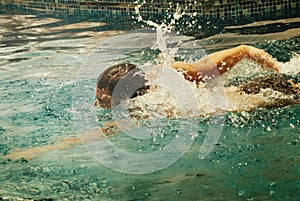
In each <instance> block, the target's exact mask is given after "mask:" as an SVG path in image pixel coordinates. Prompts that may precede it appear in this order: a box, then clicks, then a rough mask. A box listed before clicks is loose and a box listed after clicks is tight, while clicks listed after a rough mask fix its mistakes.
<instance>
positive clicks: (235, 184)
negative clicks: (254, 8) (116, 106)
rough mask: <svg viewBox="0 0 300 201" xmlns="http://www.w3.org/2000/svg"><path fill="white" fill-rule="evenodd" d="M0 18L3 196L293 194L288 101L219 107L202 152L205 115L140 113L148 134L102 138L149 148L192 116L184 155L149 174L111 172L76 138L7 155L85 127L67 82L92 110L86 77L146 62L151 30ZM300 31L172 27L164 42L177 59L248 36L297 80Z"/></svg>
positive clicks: (296, 109) (299, 180)
mask: <svg viewBox="0 0 300 201" xmlns="http://www.w3.org/2000/svg"><path fill="white" fill-rule="evenodd" d="M293 20H297V19H293ZM299 20H300V19H298V21H299ZM0 23H1V26H0V29H1V35H0V40H1V46H0V64H1V66H0V76H1V79H0V86H1V89H0V91H1V96H0V106H1V113H0V119H1V122H0V154H1V158H0V163H1V169H0V171H1V174H0V198H1V199H17V198H24V199H33V200H43V199H48V200H201V201H202V200H278V201H279V200H299V198H300V158H299V156H300V146H299V145H300V144H299V140H300V127H299V125H300V118H299V117H300V105H298V104H292V105H285V106H282V107H275V108H268V109H257V110H253V111H250V112H228V113H226V114H225V115H224V116H225V118H224V121H223V122H222V133H221V135H220V136H219V140H218V142H217V143H216V145H215V146H214V148H213V150H212V151H211V152H210V153H209V154H208V156H207V157H205V158H204V159H201V160H199V150H200V147H201V145H202V143H203V141H204V140H205V133H206V131H207V129H208V127H209V126H210V125H213V124H215V122H214V121H211V119H210V117H198V118H192V119H188V120H186V119H185V120H184V119H180V118H179V119H178V118H175V119H164V118H160V119H156V120H153V121H152V122H151V121H150V122H142V124H143V123H144V125H145V127H147V128H151V129H150V130H151V132H153V133H155V137H156V138H157V141H154V140H149V139H146V140H143V139H139V140H129V139H127V138H126V136H124V135H122V132H120V133H119V134H117V135H113V136H110V137H109V140H110V141H111V142H114V143H115V144H117V145H118V146H120V147H122V148H124V149H126V150H128V151H131V152H136V153H140V152H142V153H150V152H152V151H157V150H159V149H161V148H163V146H165V145H166V144H167V143H168V142H169V141H168V140H170V138H171V139H172V138H174V135H176V134H177V133H178V128H180V127H182V122H186V121H187V122H189V123H190V122H192V123H193V124H194V125H197V126H196V129H195V130H193V133H194V134H195V138H194V141H193V143H192V145H191V146H190V147H189V149H188V150H187V151H186V153H185V154H184V155H183V156H182V157H180V158H179V159H178V160H177V161H175V162H174V163H173V164H171V165H170V166H168V167H166V168H164V169H161V170H159V171H153V172H151V173H148V174H129V173H124V172H118V171H115V170H113V169H110V168H108V167H106V166H104V165H102V164H101V163H99V161H97V160H95V158H94V157H93V156H92V155H91V154H90V153H89V152H88V151H87V149H86V146H83V145H81V144H80V143H79V144H72V145H70V146H66V147H60V148H58V149H49V150H46V151H43V152H41V153H40V154H39V153H37V155H36V156H35V157H33V158H32V159H31V160H28V159H26V158H22V157H21V158H19V159H7V157H6V155H9V154H11V153H14V152H18V151H19V152H20V151H21V150H33V152H32V153H31V154H33V155H34V150H37V152H39V151H40V149H38V148H39V147H47V145H51V144H52V145H53V144H55V143H56V142H60V141H63V140H64V139H67V138H77V137H78V134H79V136H80V134H82V132H88V131H89V127H88V126H87V127H84V128H79V129H78V124H76V123H74V122H76V121H74V113H75V112H76V110H75V111H74V108H73V107H74V102H75V106H76V101H78V98H80V97H82V94H81V92H82V91H80V92H77V91H76V89H78V86H80V87H79V89H82V90H84V94H85V93H86V94H88V96H87V97H85V98H86V99H84V100H86V102H83V103H82V105H84V106H86V105H90V106H87V107H91V108H93V101H94V86H95V83H96V80H97V76H98V75H99V74H100V73H101V72H102V71H103V70H104V69H105V68H107V67H108V66H111V65H112V64H115V63H120V62H134V63H137V64H140V65H142V64H146V63H149V62H150V63H151V62H152V61H153V60H155V59H156V58H157V56H158V54H159V51H158V50H153V49H151V47H152V46H153V41H154V42H155V40H156V38H155V37H156V35H155V32H154V31H153V30H152V29H151V28H150V29H146V28H141V27H140V26H139V27H136V28H135V29H133V28H132V27H131V28H130V30H128V29H117V28H115V29H111V30H108V28H107V26H108V25H106V24H105V23H102V22H85V21H83V22H76V23H73V22H68V21H64V20H61V19H58V18H53V17H49V18H42V17H38V16H32V15H6V14H2V15H0ZM269 23H272V22H269ZM110 26H111V25H110ZM249 29H250V28H249ZM238 30H239V28H235V29H234V32H236V31H238ZM299 33H300V32H299V28H294V27H292V28H291V29H287V30H286V31H283V32H277V33H268V34H255V35H251V34H249V35H243V34H234V33H233V32H231V28H228V30H227V32H225V33H223V34H218V35H214V36H210V37H206V38H204V39H200V40H196V39H194V38H193V37H192V36H182V35H176V34H175V36H174V37H173V39H174V41H175V42H174V44H178V43H177V42H178V41H183V42H182V45H181V46H180V47H179V50H178V53H177V55H176V56H177V57H178V58H181V59H186V60H188V59H199V58H201V57H199V55H201V56H203V54H204V52H203V48H204V49H205V50H206V53H210V52H214V51H216V50H220V49H224V48H228V47H233V46H235V45H238V44H241V43H246V44H252V45H254V46H256V47H259V48H263V49H265V50H266V51H268V52H269V53H270V54H272V55H273V56H274V57H276V58H277V59H278V60H279V61H280V62H283V63H282V69H281V73H284V74H285V75H286V76H290V78H291V79H293V80H295V81H298V82H299V72H300V66H299V56H298V54H299V53H300V48H299V41H300V37H299ZM191 44H196V45H195V46H193V45H191ZM186 55H189V57H190V58H186ZM251 65H253V64H251V63H247V61H246V63H244V64H241V66H240V67H239V68H237V70H236V71H233V72H231V74H228V77H227V78H225V82H226V83H227V84H228V83H230V82H235V81H236V82H237V81H239V80H242V79H246V78H247V77H248V78H249V77H253V76H255V74H256V73H260V71H254V70H253V71H251V70H250V71H251V72H250V73H248V74H245V73H244V71H245V69H244V68H243V66H245V67H246V68H247V69H248V67H249V69H251V68H250V66H251ZM91 66H92V67H93V68H91ZM87 70H88V71H87ZM245 77H246V78H245ZM226 79H227V80H226ZM74 89H75V91H74ZM98 112H99V113H98V118H99V119H100V122H99V124H101V123H103V122H104V121H106V120H107V119H105V118H110V117H107V116H109V114H107V113H106V112H107V111H98ZM108 113H109V112H108ZM75 116H76V114H75ZM102 121H103V122H102ZM145 121H146V120H145ZM74 124H76V125H77V127H76V125H74ZM216 124H217V123H216ZM157 125H158V126H161V127H162V128H157ZM151 126H152V127H151ZM155 128H156V129H155ZM34 148H36V149H34ZM21 153H22V151H21ZM150 162H151V161H150Z"/></svg>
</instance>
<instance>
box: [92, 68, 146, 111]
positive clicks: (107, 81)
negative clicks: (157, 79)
mask: <svg viewBox="0 0 300 201" xmlns="http://www.w3.org/2000/svg"><path fill="white" fill-rule="evenodd" d="M147 83H148V80H147V79H146V78H145V74H144V72H143V71H142V70H141V69H139V68H138V67H137V66H136V65H134V64H129V63H121V64H117V65H114V66H111V67H109V68H108V69H106V70H105V71H104V72H103V73H102V74H101V75H100V76H99V77H98V80H97V90H96V97H97V99H98V102H99V105H100V106H102V107H104V108H111V107H112V106H116V105H118V104H120V103H121V101H122V100H125V99H128V98H134V97H136V96H139V95H143V94H145V93H146V92H147V90H148V89H149V86H148V85H147ZM105 97H107V98H106V99H105Z"/></svg>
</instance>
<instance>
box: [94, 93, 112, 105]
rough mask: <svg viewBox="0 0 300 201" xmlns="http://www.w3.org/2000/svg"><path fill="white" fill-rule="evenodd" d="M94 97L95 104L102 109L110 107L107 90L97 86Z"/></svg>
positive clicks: (109, 97) (109, 96)
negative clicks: (95, 98) (95, 99)
mask: <svg viewBox="0 0 300 201" xmlns="http://www.w3.org/2000/svg"><path fill="white" fill-rule="evenodd" d="M96 97H97V102H95V106H97V105H99V106H100V107H102V108H104V109H109V108H111V95H109V94H108V91H107V90H104V89H99V88H97V89H96Z"/></svg>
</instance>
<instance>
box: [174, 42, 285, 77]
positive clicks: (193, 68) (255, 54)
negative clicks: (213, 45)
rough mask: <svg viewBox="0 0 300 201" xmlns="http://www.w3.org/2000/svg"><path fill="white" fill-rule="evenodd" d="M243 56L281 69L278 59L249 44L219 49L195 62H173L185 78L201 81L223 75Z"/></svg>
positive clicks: (262, 64) (269, 67)
mask: <svg viewBox="0 0 300 201" xmlns="http://www.w3.org/2000/svg"><path fill="white" fill-rule="evenodd" d="M243 58H247V59H250V60H253V61H255V62H257V63H258V64H259V65H261V66H262V67H263V68H264V69H268V70H273V71H278V70H279V67H278V65H277V61H276V60H275V59H274V58H273V57H272V56H271V55H270V54H268V53H267V52H265V51H264V50H261V49H258V48H255V47H252V46H247V45H240V46H238V47H234V48H231V49H227V50H222V51H218V52H215V53H212V54H209V55H208V56H206V57H204V58H201V59H200V60H198V61H196V62H193V63H187V62H181V61H176V62H174V63H173V64H172V68H174V69H176V70H177V71H179V72H182V73H183V75H184V77H185V79H187V80H189V81H192V82H193V81H196V82H199V81H202V80H203V79H204V78H205V77H211V76H212V75H217V74H219V75H222V74H223V73H225V72H227V71H229V70H230V69H231V68H232V67H233V66H234V65H235V64H237V63H238V62H239V61H241V60H242V59H243Z"/></svg>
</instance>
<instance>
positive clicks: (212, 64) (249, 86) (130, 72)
mask: <svg viewBox="0 0 300 201" xmlns="http://www.w3.org/2000/svg"><path fill="white" fill-rule="evenodd" d="M243 58H248V59H251V60H253V61H255V62H257V63H258V64H259V65H260V66H262V67H263V69H267V70H271V71H274V72H276V71H278V70H279V67H278V64H277V61H276V60H275V59H274V58H273V57H272V56H271V55H269V54H268V53H267V52H265V51H264V50H261V49H258V48H255V47H251V46H246V45H241V46H238V47H235V48H232V49H228V50H223V51H219V52H216V53H213V54H210V55H208V56H206V57H204V58H202V59H200V60H198V61H196V62H193V63H186V62H180V61H176V62H173V64H172V68H173V69H175V70H177V71H178V72H179V73H182V74H183V76H184V78H185V79H186V80H188V81H190V82H195V83H199V82H201V81H203V80H204V79H205V77H211V76H214V75H218V74H220V75H222V74H224V73H226V72H227V71H229V70H230V69H231V68H232V67H234V65H235V64H236V63H238V62H239V61H240V60H242V59H243ZM215 69H217V72H216V70H215ZM126 76H127V80H128V81H130V83H131V84H130V86H129V85H128V86H125V87H124V88H123V89H125V88H126V89H127V90H128V91H130V92H134V93H127V92H128V91H120V93H119V94H117V96H116V97H114V100H112V94H113V91H114V88H115V86H116V85H117V83H118V82H119V81H120V80H121V79H122V78H124V77H126ZM260 88H270V89H273V90H275V91H278V92H280V93H283V94H300V83H294V82H292V81H291V80H286V79H285V78H284V77H282V76H281V75H276V74H275V75H267V76H263V77H262V78H254V79H252V80H250V81H249V82H247V83H244V84H242V85H241V86H240V87H239V90H233V91H232V89H231V88H230V87H228V89H226V90H227V91H226V96H227V97H229V98H228V99H229V100H231V101H233V103H232V104H233V105H235V108H234V109H233V110H232V111H240V110H245V109H246V110H251V109H254V108H257V106H259V105H264V102H263V101H262V100H260V99H258V98H257V97H256V98H253V96H249V97H248V98H249V99H248V102H247V103H246V104H245V103H243V104H242V106H239V105H238V103H239V102H241V101H240V100H241V99H242V98H244V97H245V96H247V95H248V94H256V93H258V91H259V89H260ZM136 89H137V90H136ZM132 90H134V91H132ZM149 90H151V86H149V85H148V80H147V79H146V78H145V76H144V74H143V71H142V70H141V69H139V68H138V67H136V66H135V65H134V64H118V65H114V66H112V67H110V68H108V69H106V70H105V71H104V72H103V73H102V74H101V75H100V76H99V78H98V80H97V86H96V101H95V106H100V107H102V108H105V109H110V108H111V107H112V106H113V105H118V104H119V103H121V101H122V100H124V99H127V98H132V99H133V98H136V97H139V96H143V95H146V94H147V93H148V92H149ZM241 92H243V93H241ZM128 96H130V97H128ZM236 101H237V102H236ZM278 102H279V105H276V104H277V102H275V103H274V106H282V105H283V103H282V102H280V101H278ZM297 103H299V99H297ZM229 104H230V101H229ZM286 104H292V103H291V102H287V103H286ZM229 111H230V110H229ZM104 126H105V127H104V128H101V130H102V133H104V134H108V135H110V134H113V133H111V131H112V130H114V129H115V125H114V123H113V122H112V123H111V122H108V123H104ZM98 134H99V133H98V132H97V131H91V132H88V133H85V134H82V135H81V139H82V138H87V140H84V141H91V142H92V141H95V140H99V139H101V137H100V138H99V137H95V136H97V135H98ZM81 139H79V138H70V139H64V140H62V141H59V142H56V143H54V144H50V145H47V146H44V147H36V148H31V149H25V150H20V151H16V152H12V153H9V154H7V155H5V156H4V157H5V158H9V159H12V160H16V159H20V158H25V159H27V160H30V159H32V158H36V157H38V156H40V155H42V154H43V153H46V152H49V151H52V150H60V149H69V148H70V147H72V146H73V145H79V144H81Z"/></svg>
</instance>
